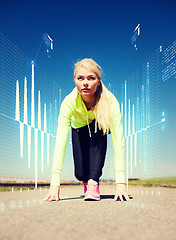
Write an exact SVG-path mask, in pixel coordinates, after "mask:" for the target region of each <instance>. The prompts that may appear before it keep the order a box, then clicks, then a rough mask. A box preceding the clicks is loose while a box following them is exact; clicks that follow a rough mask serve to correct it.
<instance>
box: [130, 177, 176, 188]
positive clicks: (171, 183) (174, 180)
mask: <svg viewBox="0 0 176 240" xmlns="http://www.w3.org/2000/svg"><path fill="white" fill-rule="evenodd" d="M128 184H129V185H134V186H146V187H169V188H176V177H163V178H151V179H146V180H136V181H129V182H128Z"/></svg>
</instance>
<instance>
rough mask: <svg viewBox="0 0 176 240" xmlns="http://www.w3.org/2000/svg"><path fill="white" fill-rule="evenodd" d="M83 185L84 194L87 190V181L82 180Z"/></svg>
mask: <svg viewBox="0 0 176 240" xmlns="http://www.w3.org/2000/svg"><path fill="white" fill-rule="evenodd" d="M83 185H84V194H86V192H87V182H84V181H83Z"/></svg>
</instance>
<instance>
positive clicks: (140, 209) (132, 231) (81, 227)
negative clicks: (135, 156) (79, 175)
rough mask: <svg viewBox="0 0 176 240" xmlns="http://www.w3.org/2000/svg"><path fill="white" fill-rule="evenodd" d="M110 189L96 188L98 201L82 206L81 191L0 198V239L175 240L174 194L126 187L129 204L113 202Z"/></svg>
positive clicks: (72, 189)
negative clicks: (47, 199) (50, 199)
mask: <svg viewBox="0 0 176 240" xmlns="http://www.w3.org/2000/svg"><path fill="white" fill-rule="evenodd" d="M114 190H115V189H114V186H111V185H110V186H102V185H101V186H100V192H101V201H99V202H95V201H84V200H83V196H82V193H83V187H82V186H71V187H64V188H62V189H61V198H62V200H61V201H59V202H55V201H53V202H50V203H49V202H43V201H42V199H43V198H44V197H45V195H46V193H47V191H48V190H47V191H45V190H41V191H40V190H37V191H33V190H30V191H23V192H19V191H18V192H3V193H2V192H1V193H0V240H5V239H8V240H10V239H13V240H16V239H18V240H23V239H25V240H34V239H37V240H40V239H42V240H45V239H64V240H67V239H73V240H79V239H84V240H90V239H91V240H97V239H101V240H108V239H109V240H111V239H112V240H113V239H114V240H118V239H125V240H128V239H130V240H133V239H134V240H138V239H139V240H141V239H147V240H152V239H159V240H162V239H163V240H166V239H167V240H172V239H173V240H175V239H176V189H166V188H147V187H145V188H144V187H132V186H129V195H130V196H131V200H130V201H129V202H120V201H119V202H114V201H113V194H114Z"/></svg>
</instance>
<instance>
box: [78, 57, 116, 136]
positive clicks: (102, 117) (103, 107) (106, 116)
mask: <svg viewBox="0 0 176 240" xmlns="http://www.w3.org/2000/svg"><path fill="white" fill-rule="evenodd" d="M78 67H84V68H87V69H91V70H92V71H93V72H94V73H95V74H96V75H97V77H98V79H99V80H101V72H102V69H101V67H100V66H99V65H98V64H97V63H96V62H95V61H94V60H93V59H91V58H84V59H82V60H81V61H78V62H77V63H76V64H75V69H74V77H75V75H76V69H77V68H78ZM107 91H108V90H107V88H106V87H105V86H104V84H103V83H102V81H100V85H99V86H98V87H97V91H96V92H95V100H96V104H95V106H94V110H93V113H94V114H95V119H96V121H97V123H98V127H99V129H100V130H101V129H102V130H103V134H108V133H109V131H110V127H111V116H112V114H111V111H110V107H109V105H110V103H109V99H108V97H107Z"/></svg>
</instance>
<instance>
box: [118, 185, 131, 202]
mask: <svg viewBox="0 0 176 240" xmlns="http://www.w3.org/2000/svg"><path fill="white" fill-rule="evenodd" d="M115 188H116V194H115V197H114V201H115V202H116V201H117V200H118V199H120V200H121V201H124V200H123V197H122V196H124V197H125V199H126V201H129V200H130V199H129V197H128V193H127V190H126V186H125V184H124V183H116V186H115Z"/></svg>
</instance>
